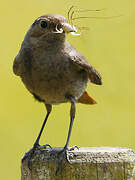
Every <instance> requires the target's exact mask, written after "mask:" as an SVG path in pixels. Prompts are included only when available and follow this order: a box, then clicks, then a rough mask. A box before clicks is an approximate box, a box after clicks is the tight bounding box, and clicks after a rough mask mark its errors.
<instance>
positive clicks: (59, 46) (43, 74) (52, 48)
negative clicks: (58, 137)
mask: <svg viewBox="0 0 135 180" xmlns="http://www.w3.org/2000/svg"><path fill="white" fill-rule="evenodd" d="M76 32H77V30H76V28H75V27H74V26H73V25H71V24H69V23H68V22H67V20H66V18H65V17H63V16H61V15H56V14H47V15H44V16H41V17H39V18H38V19H36V20H35V22H34V23H33V24H32V25H31V26H30V29H29V30H28V32H27V34H26V36H25V38H24V41H23V43H22V45H21V49H20V51H19V53H18V55H17V56H16V58H15V60H14V64H13V71H14V73H15V74H16V75H17V76H20V77H21V79H22V81H23V83H24V85H25V86H26V88H27V89H28V91H29V92H30V93H31V94H33V96H34V97H35V98H36V99H37V100H38V101H39V102H42V103H44V104H45V107H46V110H47V115H46V117H45V120H44V122H43V125H42V128H41V130H40V133H39V135H38V137H37V139H36V141H35V143H34V146H33V148H32V150H31V155H32V154H33V153H34V151H35V149H36V148H37V147H40V146H39V139H40V136H41V134H42V131H43V129H44V126H45V124H46V121H47V119H48V116H49V114H50V112H51V110H52V105H56V104H60V103H66V102H70V103H71V109H70V126H69V132H68V137H67V141H66V144H65V146H64V148H63V150H62V151H61V153H60V161H61V160H62V159H63V157H64V155H65V154H66V151H67V149H68V144H69V139H70V135H71V130H72V125H73V121H74V118H75V110H76V103H78V102H79V103H83V104H96V101H95V100H94V99H92V98H91V97H90V96H89V95H88V93H87V92H86V91H85V89H86V86H87V82H88V81H90V82H92V83H94V84H97V85H101V84H102V82H101V76H100V74H99V73H98V72H97V71H96V70H95V68H94V67H92V66H91V65H90V64H89V63H88V61H87V60H86V59H85V57H84V56H83V55H82V54H80V53H79V52H78V51H77V50H76V49H75V48H74V47H73V46H72V45H71V44H69V43H68V42H67V41H66V35H67V34H68V33H76ZM29 160H30V159H29Z"/></svg>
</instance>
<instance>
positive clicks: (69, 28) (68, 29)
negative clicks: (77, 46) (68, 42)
mask: <svg viewBox="0 0 135 180" xmlns="http://www.w3.org/2000/svg"><path fill="white" fill-rule="evenodd" d="M61 25H62V29H63V31H65V32H66V33H70V32H75V33H76V32H77V29H76V28H75V26H72V25H70V24H68V23H63V24H61Z"/></svg>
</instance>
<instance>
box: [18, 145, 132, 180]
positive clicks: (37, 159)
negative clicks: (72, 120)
mask: <svg viewBox="0 0 135 180" xmlns="http://www.w3.org/2000/svg"><path fill="white" fill-rule="evenodd" d="M60 150H61V148H54V149H52V150H51V149H46V150H45V149H44V150H43V151H40V150H36V152H35V153H34V155H33V157H32V159H31V169H32V170H31V171H30V170H29V168H28V166H27V158H26V159H25V160H24V161H23V163H22V167H21V180H135V152H134V151H133V150H132V149H128V148H119V147H98V148H96V147H95V148H79V150H78V149H75V150H73V151H68V152H67V156H68V159H69V162H68V161H67V160H66V159H65V160H64V161H63V163H62V170H61V171H60V172H58V174H57V175H56V167H57V164H58V152H59V151H60Z"/></svg>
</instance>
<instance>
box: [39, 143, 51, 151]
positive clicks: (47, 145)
mask: <svg viewBox="0 0 135 180" xmlns="http://www.w3.org/2000/svg"><path fill="white" fill-rule="evenodd" d="M47 148H50V149H52V146H51V145H50V144H45V145H42V146H40V147H39V149H40V150H41V151H43V150H45V149H47Z"/></svg>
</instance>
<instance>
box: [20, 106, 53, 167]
mask: <svg viewBox="0 0 135 180" xmlns="http://www.w3.org/2000/svg"><path fill="white" fill-rule="evenodd" d="M45 106H46V109H47V114H46V117H45V119H44V122H43V125H42V127H41V130H40V132H39V135H38V137H37V139H36V141H35V143H34V145H33V148H32V149H31V150H30V151H28V153H26V154H25V155H24V157H23V159H22V161H23V160H24V159H26V158H28V167H29V169H30V160H31V158H32V155H33V154H34V152H35V150H36V148H39V149H41V148H46V147H47V146H49V147H50V148H51V146H50V145H49V144H46V145H43V146H41V148H40V145H39V140H40V137H41V134H42V132H43V129H44V127H45V124H46V122H47V119H48V117H49V114H50V113H51V110H52V106H51V105H50V104H45Z"/></svg>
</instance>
